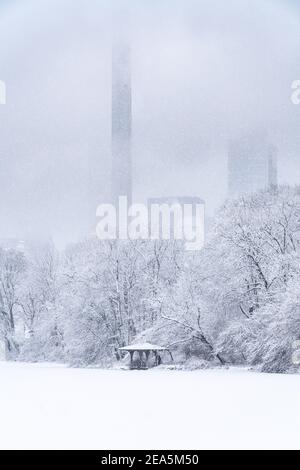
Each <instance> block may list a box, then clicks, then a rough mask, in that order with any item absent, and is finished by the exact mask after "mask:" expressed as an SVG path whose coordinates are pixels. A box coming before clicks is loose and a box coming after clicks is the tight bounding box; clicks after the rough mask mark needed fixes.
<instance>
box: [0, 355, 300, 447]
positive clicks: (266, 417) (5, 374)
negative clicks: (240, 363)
mask: <svg viewBox="0 0 300 470" xmlns="http://www.w3.org/2000/svg"><path fill="white" fill-rule="evenodd" d="M0 377H1V387H0V404H1V427H0V448H1V449H40V448H42V449H48V448H50V449H65V448H66V449H112V450H113V449H123V450H124V449H139V448H140V449H239V448H244V449H246V448H257V449H264V448H272V449H276V448H279V449H290V448H297V449H299V448H300V398H299V397H300V376H292V375H289V376H280V375H278V376H276V375H263V374H256V373H251V372H246V371H242V370H230V371H226V370H217V371H196V372H182V371H164V370H149V371H106V370H98V369H69V368H65V367H63V366H57V365H48V364H20V363H19V364H18V363H5V362H2V363H0Z"/></svg>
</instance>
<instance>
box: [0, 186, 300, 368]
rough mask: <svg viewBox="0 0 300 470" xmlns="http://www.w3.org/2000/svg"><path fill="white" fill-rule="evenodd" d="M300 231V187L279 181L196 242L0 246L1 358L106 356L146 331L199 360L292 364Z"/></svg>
mask: <svg viewBox="0 0 300 470" xmlns="http://www.w3.org/2000/svg"><path fill="white" fill-rule="evenodd" d="M299 236H300V189H299V188H297V187H296V188H294V187H293V188H292V187H281V188H279V189H278V190H270V191H264V192H260V193H257V194H254V195H251V196H247V197H242V198H240V199H237V200H229V201H227V202H226V203H225V204H224V206H223V207H221V208H220V210H219V211H218V213H217V214H216V216H215V221H214V224H213V227H212V229H211V231H210V234H209V237H208V241H207V243H206V245H205V248H204V249H203V250H201V251H198V252H186V251H185V250H184V246H183V245H182V244H181V243H180V242H174V241H170V242H166V241H160V242H157V241H156V242H149V241H134V242H133V241H126V242H125V241H114V242H100V241H99V240H86V241H83V242H82V243H79V244H76V245H72V246H70V247H68V248H67V249H66V250H65V251H64V252H63V253H59V252H58V251H57V250H56V249H55V247H54V246H53V245H51V244H49V245H47V246H39V247H32V248H31V249H30V250H28V252H26V255H24V254H21V253H18V252H14V251H3V250H1V251H0V308H1V314H0V335H1V338H2V340H3V342H4V344H5V348H6V354H7V358H8V359H12V360H26V361H62V362H67V363H71V364H76V365H89V364H100V365H104V366H105V365H108V366H109V365H110V364H111V363H112V362H113V361H117V360H118V359H120V356H119V353H118V348H119V347H121V346H124V345H126V344H129V343H132V342H133V341H137V340H147V341H153V342H156V343H157V342H158V343H160V344H162V345H164V346H170V347H172V350H173V352H174V358H175V361H176V362H182V363H186V364H189V363H194V364H198V365H199V367H200V366H201V367H203V366H206V367H210V366H215V365H217V364H219V365H224V364H226V365H245V366H252V367H257V368H259V369H261V370H263V371H274V372H288V371H293V370H296V368H297V364H295V362H297V361H295V354H294V353H295V351H294V348H295V342H296V341H298V340H299V339H300V306H299V299H300V287H299V286H300V282H299V281H300V263H299ZM197 361H198V362H197Z"/></svg>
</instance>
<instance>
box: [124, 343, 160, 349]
mask: <svg viewBox="0 0 300 470" xmlns="http://www.w3.org/2000/svg"><path fill="white" fill-rule="evenodd" d="M119 350H120V351H166V350H167V348H164V347H163V346H157V344H150V343H138V344H131V345H130V346H124V348H119Z"/></svg>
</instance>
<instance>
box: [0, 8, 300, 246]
mask: <svg viewBox="0 0 300 470" xmlns="http://www.w3.org/2000/svg"><path fill="white" fill-rule="evenodd" d="M129 3H130V5H131V17H130V19H129V20H128V21H129V27H130V31H131V47H132V51H131V54H132V95H133V103H132V106H133V138H132V139H133V141H132V158H133V187H134V199H135V200H136V201H144V200H145V199H147V198H148V197H159V196H164V195H174V196H175V195H176V196H187V195H195V196H199V197H201V198H203V199H205V200H206V203H207V207H208V211H209V212H210V213H212V212H213V210H214V209H215V208H216V207H217V206H218V205H219V204H220V203H222V201H223V200H224V198H225V197H226V196H227V148H228V142H229V140H231V139H232V138H235V137H238V136H239V135H240V134H241V133H244V132H248V131H250V132H251V131H252V130H253V129H256V128H264V129H265V130H266V132H268V135H269V141H270V142H271V143H273V144H275V145H276V146H277V147H278V152H279V181H280V183H285V182H288V183H300V163H299V154H300V135H299V120H300V107H299V106H298V107H297V106H295V105H293V104H292V103H291V99H290V97H291V83H292V82H293V81H294V80H296V79H300V54H299V52H300V9H299V8H298V7H297V2H296V1H290V2H288V1H279V0H227V1H226V2H224V1H222V0H201V1H199V0H198V1H196V0H195V1H194V0H187V1H183V0H177V1H174V0H163V1H162V0H160V1H158V0H151V2H150V1H139V2H138V1H130V2H129ZM111 4H113V6H114V8H112V7H111ZM117 7H118V2H109V1H107V2H105V1H100V0H98V1H97V0H89V1H88V2H86V1H83V0H72V1H71V0H24V1H18V0H15V1H13V0H11V1H4V2H0V79H1V80H3V81H5V82H6V87H7V104H6V105H5V106H0V121H1V127H0V136H1V138H0V155H1V166H0V184H1V202H0V217H1V232H0V238H2V237H15V236H18V237H25V238H26V237H29V238H30V237H36V236H43V237H49V236H51V237H53V238H54V239H55V240H56V241H57V242H58V243H59V244H63V243H66V242H68V241H72V240H76V239H77V238H78V237H81V236H84V235H86V234H87V233H88V231H89V230H90V231H92V230H93V229H94V228H95V225H96V217H95V212H96V207H97V204H99V203H100V202H103V201H107V200H108V198H109V191H110V182H109V178H110V168H111V136H110V132H111V128H110V126H111V109H110V106H111V43H112V33H113V21H112V19H113V17H114V9H115V8H117Z"/></svg>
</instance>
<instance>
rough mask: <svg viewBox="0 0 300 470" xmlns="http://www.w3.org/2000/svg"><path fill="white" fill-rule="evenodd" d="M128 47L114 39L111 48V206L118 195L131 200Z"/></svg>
mask: <svg viewBox="0 0 300 470" xmlns="http://www.w3.org/2000/svg"><path fill="white" fill-rule="evenodd" d="M131 127H132V110H131V67H130V46H129V44H128V42H127V40H126V38H122V37H118V38H117V39H116V40H115V42H114V44H113V49H112V176H111V192H112V203H114V204H115V205H117V202H118V198H119V196H127V199H128V203H129V204H131V201H132V170H131Z"/></svg>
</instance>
